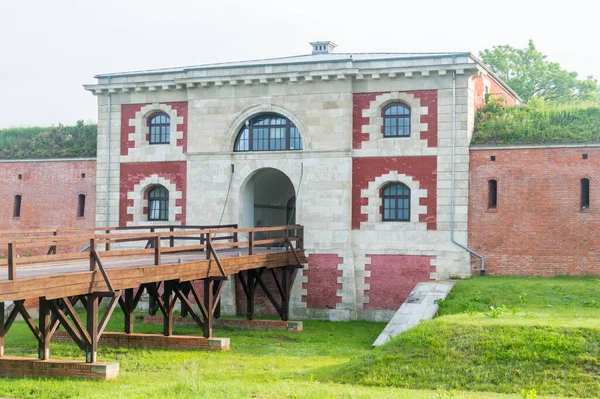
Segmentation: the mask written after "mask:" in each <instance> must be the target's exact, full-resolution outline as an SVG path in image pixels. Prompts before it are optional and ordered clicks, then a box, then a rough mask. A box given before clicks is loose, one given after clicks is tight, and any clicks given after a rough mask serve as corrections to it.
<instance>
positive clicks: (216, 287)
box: [213, 280, 225, 319]
mask: <svg viewBox="0 0 600 399" xmlns="http://www.w3.org/2000/svg"><path fill="white" fill-rule="evenodd" d="M223 284H225V280H217V283H216V284H215V285H214V286H213V298H216V297H217V295H218V293H219V291H221V290H222V287H221V286H222V285H223ZM214 318H215V319H219V318H221V295H218V299H217V300H216V303H215V313H214Z"/></svg>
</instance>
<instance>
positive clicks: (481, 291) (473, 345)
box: [326, 277, 600, 397]
mask: <svg viewBox="0 0 600 399" xmlns="http://www.w3.org/2000/svg"><path fill="white" fill-rule="evenodd" d="M599 356H600V279H597V278H568V277H558V278H523V277H520V278H518V277H483V278H472V279H469V280H465V281H461V282H459V283H458V284H457V285H456V287H455V288H454V289H453V291H452V292H451V293H450V295H449V296H448V298H447V299H446V300H445V301H442V303H441V304H440V311H439V313H438V317H436V318H435V319H434V320H432V321H429V322H424V323H421V324H420V325H419V326H417V327H416V328H414V329H412V330H410V331H408V332H406V333H404V334H401V335H400V336H398V337H396V339H394V340H392V342H390V343H389V344H388V345H385V346H383V347H380V348H378V349H376V350H375V351H373V352H371V353H369V354H366V355H362V356H358V357H356V358H354V359H353V360H351V361H350V362H349V363H348V364H345V365H344V366H343V367H340V368H338V369H337V370H335V371H333V372H332V373H331V374H330V375H329V376H328V377H327V378H326V380H327V381H335V382H344V383H353V384H360V385H363V386H380V387H381V386H389V387H403V388H423V389H432V388H442V389H459V390H469V391H471V390H472V391H493V392H503V393H519V392H522V391H523V390H526V391H529V390H532V389H535V390H536V391H537V392H538V393H540V394H544V395H563V396H580V397H599V396H600V378H599V376H598V372H599V370H600V368H599Z"/></svg>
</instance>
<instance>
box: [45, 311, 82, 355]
mask: <svg viewBox="0 0 600 399" xmlns="http://www.w3.org/2000/svg"><path fill="white" fill-rule="evenodd" d="M58 301H59V300H58V299H54V300H49V301H48V306H49V307H50V310H52V313H54V314H55V315H56V317H57V319H58V320H60V323H61V324H62V325H63V327H64V328H65V330H66V331H67V333H68V334H69V335H70V336H71V339H72V340H73V342H75V344H77V346H78V347H79V349H81V350H82V351H85V350H86V343H85V342H84V341H83V339H82V338H81V335H79V333H78V332H77V330H76V329H75V327H74V326H73V324H71V322H70V321H69V319H68V317H67V316H66V315H65V313H64V312H63V311H62V309H60V307H59V306H58V304H57V302H58Z"/></svg>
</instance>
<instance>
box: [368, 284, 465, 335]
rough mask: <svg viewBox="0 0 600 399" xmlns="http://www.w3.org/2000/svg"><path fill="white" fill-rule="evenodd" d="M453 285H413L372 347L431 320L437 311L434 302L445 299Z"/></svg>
mask: <svg viewBox="0 0 600 399" xmlns="http://www.w3.org/2000/svg"><path fill="white" fill-rule="evenodd" d="M455 283H456V282H455V281H432V282H428V283H418V284H417V285H415V288H413V290H412V291H411V293H410V295H409V296H408V298H406V300H405V301H404V303H403V304H402V306H400V309H398V311H397V312H396V314H395V315H394V317H392V320H390V322H389V323H388V325H387V326H386V327H385V328H384V329H383V331H382V332H381V334H380V335H379V337H377V339H376V340H375V342H373V346H379V345H383V344H386V343H388V342H390V339H392V338H394V337H395V336H396V335H398V334H400V333H401V332H404V331H406V330H408V329H409V328H412V327H414V326H416V325H417V324H419V322H420V321H421V320H431V319H432V318H433V316H435V314H436V312H437V310H438V305H437V303H435V301H436V300H437V299H445V298H446V297H447V296H448V293H449V292H450V290H451V289H452V287H454V284H455Z"/></svg>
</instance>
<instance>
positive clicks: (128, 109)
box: [121, 101, 188, 155]
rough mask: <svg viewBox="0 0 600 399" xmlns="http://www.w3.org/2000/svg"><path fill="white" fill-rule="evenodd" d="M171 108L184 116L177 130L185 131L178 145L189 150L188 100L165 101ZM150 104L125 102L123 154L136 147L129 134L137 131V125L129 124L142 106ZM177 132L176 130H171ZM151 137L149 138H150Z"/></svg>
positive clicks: (122, 135)
mask: <svg viewBox="0 0 600 399" xmlns="http://www.w3.org/2000/svg"><path fill="white" fill-rule="evenodd" d="M164 104H167V105H169V106H170V107H171V108H173V109H175V110H177V116H180V117H183V123H182V124H179V125H177V131H182V132H183V139H178V140H177V146H178V147H182V146H183V152H184V153H186V152H187V118H188V106H187V101H181V102H172V103H164ZM146 105H148V104H124V105H122V106H121V155H127V154H129V149H130V148H134V147H135V143H134V142H133V140H129V134H130V133H135V127H134V126H130V125H129V121H130V120H131V119H135V114H136V112H138V111H139V110H141V109H142V107H144V106H146ZM171 134H175V132H171ZM148 139H149V138H147V140H148Z"/></svg>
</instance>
